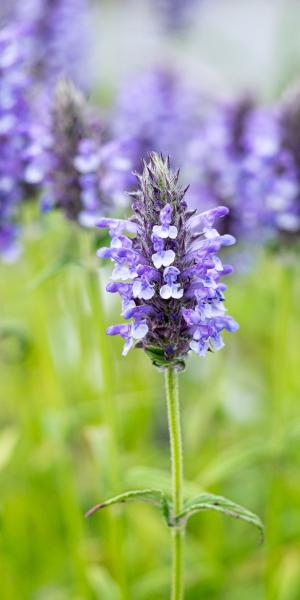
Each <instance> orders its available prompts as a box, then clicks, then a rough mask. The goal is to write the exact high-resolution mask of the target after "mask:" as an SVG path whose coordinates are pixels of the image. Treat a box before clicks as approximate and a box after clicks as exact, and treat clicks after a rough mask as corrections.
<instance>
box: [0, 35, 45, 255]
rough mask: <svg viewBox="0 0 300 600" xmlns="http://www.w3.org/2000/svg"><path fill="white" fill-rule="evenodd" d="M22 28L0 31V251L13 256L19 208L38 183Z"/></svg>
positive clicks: (36, 134) (16, 246)
mask: <svg viewBox="0 0 300 600" xmlns="http://www.w3.org/2000/svg"><path fill="white" fill-rule="evenodd" d="M24 46H26V34H25V32H24V31H23V30H22V28H19V27H16V26H10V27H6V28H4V29H2V30H1V32H0V86H1V94H0V255H1V256H2V258H4V259H6V260H12V259H13V258H14V257H16V256H17V254H18V253H19V249H20V245H19V242H18V234H19V227H18V225H17V216H18V209H19V207H20V205H21V203H22V202H23V201H24V200H25V199H26V198H27V197H30V196H32V194H33V193H34V191H35V189H36V187H37V186H38V185H39V184H40V182H41V179H42V176H43V173H42V171H41V169H40V164H39V157H40V154H41V146H40V142H39V133H40V132H39V127H38V126H37V125H35V124H34V121H33V115H32V111H31V105H30V102H29V99H28V89H30V87H31V80H30V77H29V75H28V73H27V72H26V66H25V55H24V50H23V49H24Z"/></svg>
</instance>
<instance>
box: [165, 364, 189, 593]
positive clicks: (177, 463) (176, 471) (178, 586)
mask: <svg viewBox="0 0 300 600" xmlns="http://www.w3.org/2000/svg"><path fill="white" fill-rule="evenodd" d="M165 386H166V397H167V407H168V424H169V435H170V450H171V469H172V500H173V517H175V516H176V515H177V514H178V513H179V512H180V511H181V510H182V508H183V454H182V438H181V424H180V407H179V393H178V374H177V371H175V369H173V368H171V367H170V368H168V369H166V371H165ZM184 535H185V531H184V526H182V525H180V526H177V527H173V528H172V588H171V600H182V599H183V594H184V589H183V588H184V581H183V545H184Z"/></svg>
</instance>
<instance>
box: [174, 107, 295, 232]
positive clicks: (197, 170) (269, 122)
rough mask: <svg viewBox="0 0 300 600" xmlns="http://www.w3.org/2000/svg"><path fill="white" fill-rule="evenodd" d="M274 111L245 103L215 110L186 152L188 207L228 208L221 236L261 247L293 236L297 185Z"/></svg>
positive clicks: (291, 162) (291, 161)
mask: <svg viewBox="0 0 300 600" xmlns="http://www.w3.org/2000/svg"><path fill="white" fill-rule="evenodd" d="M282 133H283V131H282V125H281V123H280V119H279V115H278V111H276V110H275V109H274V108H266V107H257V106H256V105H255V104H254V103H253V101H252V100H251V99H249V98H242V99H241V100H239V101H236V102H234V103H231V104H229V105H219V106H217V107H216V108H215V109H214V110H212V112H211V114H210V115H209V116H207V118H206V119H205V120H204V121H203V122H202V124H201V126H200V127H199V130H198V132H196V133H195V135H194V137H193V138H192V139H191V140H190V144H189V145H188V147H187V150H186V158H187V170H188V174H189V176H190V179H191V189H190V201H191V205H192V206H195V207H198V208H199V200H200V203H201V206H202V205H206V206H207V205H208V206H217V205H218V204H219V203H224V204H226V205H227V206H229V207H230V215H229V217H228V218H227V219H226V220H225V230H226V231H229V232H231V233H233V234H234V235H239V236H243V237H244V238H246V239H247V238H249V237H250V238H251V239H253V238H256V240H257V241H259V240H260V241H262V240H264V239H266V238H268V237H270V236H274V235H275V234H276V232H277V229H278V228H283V229H285V230H286V231H291V230H293V229H294V227H295V220H294V218H293V217H292V215H293V213H294V204H295V194H296V192H297V187H298V184H297V180H296V178H295V172H294V167H293V160H292V159H291V156H290V155H289V153H288V152H287V151H286V150H285V149H284V147H283V145H282Z"/></svg>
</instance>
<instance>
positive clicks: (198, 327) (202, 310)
mask: <svg viewBox="0 0 300 600" xmlns="http://www.w3.org/2000/svg"><path fill="white" fill-rule="evenodd" d="M178 176H179V173H178V172H177V173H174V172H172V171H171V170H170V167H169V161H168V160H165V159H163V157H162V156H159V155H157V154H155V153H153V154H151V155H150V162H149V164H146V163H145V165H144V171H143V174H142V175H138V176H137V178H138V181H139V189H138V190H137V191H136V192H133V193H132V197H133V204H132V208H133V216H132V218H131V219H130V220H127V221H122V220H114V219H105V218H103V219H101V220H100V221H99V223H98V226H99V227H108V228H109V233H110V236H111V239H112V241H111V245H110V247H107V248H100V250H99V251H98V256H99V257H100V258H111V259H112V261H113V262H114V263H115V268H114V271H113V274H112V279H113V282H112V283H109V284H108V287H107V290H108V291H109V292H111V293H116V292H118V293H119V294H120V296H121V298H122V315H123V317H124V318H125V319H132V320H131V321H130V323H129V324H121V325H114V326H113V327H110V328H109V329H108V331H107V333H108V335H120V336H121V337H123V338H124V339H125V346H124V350H123V354H127V352H128V350H129V349H130V348H131V347H132V346H137V347H140V348H144V349H145V350H146V351H147V353H148V354H149V355H150V357H151V358H152V360H153V362H154V363H155V364H157V365H160V366H168V365H173V366H177V367H178V368H180V367H182V366H183V360H184V358H185V356H186V355H187V354H188V352H189V351H190V350H194V351H195V352H196V353H197V354H199V355H201V356H202V355H204V354H206V352H207V351H215V350H218V349H219V348H221V347H222V345H223V342H222V338H221V331H222V330H224V329H227V330H228V331H235V330H236V329H237V328H238V325H237V323H236V322H235V321H234V320H233V319H232V318H231V317H229V316H227V315H226V311H225V308H224V303H223V300H224V296H223V292H224V289H225V286H224V284H222V283H220V281H219V280H220V277H221V276H222V275H225V274H227V273H229V272H231V268H230V267H229V266H227V265H223V264H222V262H221V260H220V258H219V257H218V256H217V253H218V252H219V250H220V249H221V247H222V246H223V245H230V244H232V243H234V239H233V238H232V237H231V236H228V235H224V236H222V235H219V234H218V232H217V230H216V229H214V228H213V225H214V222H215V220H216V219H218V218H219V217H224V216H226V215H227V214H228V209H226V208H225V207H222V206H221V207H218V208H215V209H212V210H210V211H207V212H204V213H197V212H196V211H190V210H188V208H187V204H186V201H185V199H184V195H185V190H183V189H182V188H181V187H180V185H179V184H178ZM126 233H129V234H130V237H128V236H127V235H126Z"/></svg>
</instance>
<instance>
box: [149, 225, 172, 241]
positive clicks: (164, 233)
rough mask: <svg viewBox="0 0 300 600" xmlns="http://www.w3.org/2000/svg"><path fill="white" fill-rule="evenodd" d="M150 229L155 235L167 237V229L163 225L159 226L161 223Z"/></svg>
mask: <svg viewBox="0 0 300 600" xmlns="http://www.w3.org/2000/svg"><path fill="white" fill-rule="evenodd" d="M152 231H153V233H154V235H157V237H159V238H162V239H166V238H167V237H169V232H168V229H166V228H165V227H161V225H154V227H153V229H152Z"/></svg>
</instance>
